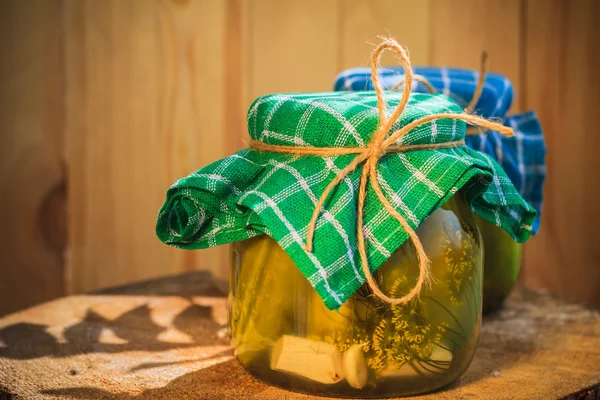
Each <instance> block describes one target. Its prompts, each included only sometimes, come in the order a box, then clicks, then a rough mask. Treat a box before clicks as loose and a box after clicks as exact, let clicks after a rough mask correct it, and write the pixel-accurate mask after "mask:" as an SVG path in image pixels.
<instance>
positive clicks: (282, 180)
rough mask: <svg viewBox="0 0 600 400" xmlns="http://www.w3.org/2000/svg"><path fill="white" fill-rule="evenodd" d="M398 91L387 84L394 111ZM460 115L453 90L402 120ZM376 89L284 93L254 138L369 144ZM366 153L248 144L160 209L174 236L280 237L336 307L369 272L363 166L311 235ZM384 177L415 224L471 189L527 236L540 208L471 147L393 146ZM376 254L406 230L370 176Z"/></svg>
mask: <svg viewBox="0 0 600 400" xmlns="http://www.w3.org/2000/svg"><path fill="white" fill-rule="evenodd" d="M399 97H400V96H399V95H398V93H397V92H385V99H386V101H387V108H388V110H389V112H390V113H391V112H392V110H393V109H394V108H395V107H397V105H398V102H399ZM440 112H451V113H457V114H458V113H461V112H462V109H461V107H460V106H458V105H457V104H456V103H455V102H454V101H452V100H451V99H450V98H448V97H447V96H445V95H442V94H436V95H430V94H425V93H413V94H411V96H410V101H409V103H408V105H407V107H406V108H405V110H404V112H403V113H402V115H401V117H400V118H399V119H398V121H396V122H395V124H394V126H393V127H392V128H393V130H397V129H399V128H400V127H402V126H406V125H407V124H408V123H410V122H411V121H414V120H416V119H419V118H421V117H424V116H426V115H430V114H432V113H440ZM378 119H379V115H378V111H377V98H376V96H375V93H374V92H360V93H359V92H338V93H335V92H333V93H299V94H285V95H283V94H274V95H267V96H263V97H260V98H258V99H257V100H255V101H254V103H253V104H252V106H251V107H250V110H249V112H248V130H249V133H250V137H251V138H252V139H254V140H260V141H262V142H264V143H267V144H275V145H288V146H289V145H293V146H316V147H332V146H335V147H359V146H360V147H364V146H366V144H367V143H368V142H369V140H370V139H371V137H372V135H373V133H374V132H375V130H376V128H377V126H378ZM465 131H466V124H465V123H464V122H463V121H460V120H455V119H449V118H445V119H438V120H435V121H432V122H428V123H426V124H423V125H421V126H418V127H416V128H414V129H413V130H411V131H410V132H408V133H407V134H406V135H404V136H402V137H401V138H400V139H399V140H398V142H396V144H402V145H407V144H430V143H444V142H450V141H456V140H460V139H462V138H464V136H465ZM354 157H355V155H343V156H342V155H341V156H327V157H322V156H314V155H303V156H298V155H290V154H280V153H273V152H266V151H257V150H254V149H252V148H249V149H245V150H242V151H239V152H237V153H235V154H233V155H232V156H230V157H227V158H225V159H222V160H220V161H217V162H215V163H213V164H211V165H208V166H206V167H204V168H202V169H200V170H199V171H197V172H195V173H193V174H191V175H189V176H187V177H185V178H183V179H181V180H179V181H177V182H176V183H175V184H173V186H171V188H170V189H169V190H168V192H167V198H166V202H165V204H164V205H163V207H162V208H161V210H160V212H159V215H158V222H157V227H156V231H157V235H158V237H159V238H160V239H161V240H162V241H163V242H165V243H167V244H169V245H173V246H176V247H180V248H185V249H201V248H207V247H212V246H216V245H220V244H225V243H230V242H235V241H239V240H244V239H248V238H251V237H253V236H256V235H259V234H267V235H269V236H271V237H273V238H274V239H275V240H276V241H277V242H278V243H279V245H280V246H281V247H282V248H283V249H284V250H285V251H286V252H287V253H288V254H289V256H290V257H291V259H292V260H293V261H294V263H295V264H296V265H297V266H298V268H299V269H300V271H301V272H302V273H303V274H304V276H305V277H306V278H307V279H308V280H309V282H310V283H311V284H312V286H314V287H315V289H316V291H317V292H318V294H319V295H320V296H321V298H322V299H323V301H324V303H325V305H326V306H327V307H328V308H330V309H336V308H338V307H340V306H341V305H342V304H343V303H344V301H345V300H346V299H348V297H350V296H351V295H352V294H353V293H354V292H355V291H356V290H357V289H358V288H359V287H360V286H361V285H362V283H363V282H364V275H363V273H362V270H361V263H360V256H359V253H358V251H357V237H356V218H357V193H356V192H357V186H358V182H359V179H360V174H361V172H360V168H359V169H357V170H355V171H354V172H352V173H350V174H349V175H348V176H346V177H345V178H344V180H342V182H340V184H339V185H338V186H336V187H335V189H334V190H333V191H332V192H331V194H330V196H329V197H328V200H327V201H326V202H325V204H324V207H323V210H322V211H321V217H320V218H319V219H318V222H317V225H316V230H315V235H314V242H313V243H314V248H313V251H312V252H307V251H306V250H305V242H304V239H305V237H306V232H307V229H308V228H307V227H308V224H309V220H310V219H311V215H312V213H313V211H314V208H315V204H316V202H317V199H318V197H319V196H320V195H321V193H322V192H323V190H324V189H325V187H326V186H327V185H328V183H329V182H331V181H332V180H333V179H334V178H335V176H336V175H337V174H338V172H339V171H340V169H342V168H344V167H345V166H347V165H348V164H350V163H351V162H352V160H353V159H354ZM377 172H378V177H377V178H378V181H379V183H380V186H381V187H382V188H383V191H384V192H385V195H386V196H387V198H388V199H389V201H390V202H391V204H392V205H393V206H394V208H395V209H396V210H397V211H398V212H399V213H400V214H401V215H402V216H403V217H404V218H405V219H406V220H407V221H408V223H409V225H410V226H411V227H412V228H413V229H415V228H416V227H418V226H419V225H420V224H421V223H422V222H423V221H424V220H425V219H426V218H427V217H428V216H429V215H430V214H431V213H432V212H433V211H435V210H436V209H437V208H439V207H440V206H441V205H442V204H443V203H444V202H445V201H446V200H448V199H449V198H450V197H452V196H453V195H454V194H455V193H456V192H457V191H458V190H461V191H462V193H463V194H464V196H465V199H466V201H467V202H468V204H469V205H470V206H471V208H472V209H473V210H474V211H475V212H476V213H478V214H479V215H481V216H482V217H483V218H486V219H488V220H490V221H493V222H494V223H498V224H499V225H500V226H502V227H503V228H504V229H505V230H506V231H507V232H508V233H509V234H510V235H511V236H512V237H513V238H514V239H515V240H517V241H519V242H523V241H525V240H527V239H528V238H529V237H530V235H531V232H532V227H531V225H532V223H533V222H534V219H535V216H536V211H535V209H534V208H533V207H531V206H530V205H529V204H528V203H527V202H526V201H525V200H524V199H523V198H522V197H521V196H520V195H519V193H518V191H517V190H516V189H515V187H514V186H513V184H512V183H511V181H510V179H509V178H508V177H507V176H506V175H505V173H504V172H503V170H502V168H500V167H499V165H498V164H497V163H496V162H495V161H494V160H493V159H492V158H491V157H489V156H487V155H486V154H484V153H481V152H478V151H474V150H472V149H470V148H468V147H467V146H464V145H462V146H460V147H454V148H438V149H435V150H432V149H429V150H418V151H407V152H403V153H387V154H384V155H383V157H382V158H381V159H380V160H379V164H378V166H377ZM363 232H364V234H365V237H366V248H367V257H368V261H369V265H370V268H371V271H375V270H376V269H377V268H378V267H379V266H380V265H381V264H382V263H383V262H384V261H385V260H386V259H387V258H388V257H390V255H391V254H392V253H393V252H394V251H395V250H396V249H397V248H398V247H399V246H400V245H402V244H403V243H404V242H405V241H406V240H407V234H406V232H405V231H404V230H403V229H402V227H401V225H400V223H399V222H398V220H396V219H395V218H393V217H392V216H390V215H389V214H388V212H387V211H386V210H385V209H383V207H382V204H381V202H380V200H379V199H378V197H377V196H376V194H375V193H374V192H373V189H372V188H371V187H370V185H369V186H368V191H367V197H366V201H365V207H364V228H363Z"/></svg>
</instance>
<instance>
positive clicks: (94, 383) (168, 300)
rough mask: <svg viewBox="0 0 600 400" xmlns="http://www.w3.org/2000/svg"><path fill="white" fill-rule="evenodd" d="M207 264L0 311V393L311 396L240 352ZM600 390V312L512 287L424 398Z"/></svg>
mask: <svg viewBox="0 0 600 400" xmlns="http://www.w3.org/2000/svg"><path fill="white" fill-rule="evenodd" d="M225 296H226V285H224V284H223V283H222V282H219V281H217V280H216V279H214V278H213V277H212V276H211V275H210V274H209V273H207V272H196V273H191V274H186V275H180V276H174V277H168V278H163V279H158V280H153V281H148V282H141V283H137V284H134V285H129V286H123V287H119V288H115V289H110V290H105V291H102V292H97V293H93V294H89V295H78V296H70V297H65V298H62V299H58V300H55V301H51V302H48V303H45V304H42V305H39V306H36V307H33V308H30V309H27V310H24V311H21V312H18V313H15V314H12V315H8V316H6V317H4V318H2V319H0V399H2V400H4V399H12V400H20V399H160V400H171V399H173V400H175V399H177V400H180V399H245V398H249V399H273V400H275V399H278V400H279V399H315V398H316V397H311V396H306V395H300V394H296V393H292V392H288V391H285V390H281V389H278V388H275V387H272V386H269V385H266V384H264V383H262V382H260V381H259V380H258V379H256V378H254V377H253V376H252V375H250V374H248V373H247V372H245V370H244V369H243V368H242V367H241V366H240V364H239V363H238V362H237V361H236V360H235V358H234V356H233V351H232V349H231V347H230V346H229V341H228V337H227V335H228V332H227V326H226V324H227V304H226V297H225ZM563 398H565V399H577V400H583V399H585V400H598V399H600V314H599V313H597V312H594V311H590V310H586V309H585V308H583V307H580V306H577V305H572V304H567V303H564V302H561V301H559V300H556V299H553V298H551V297H549V296H546V295H541V294H534V293H531V292H525V291H522V290H520V291H517V292H515V293H514V294H513V295H512V296H511V297H510V298H509V299H508V301H507V304H506V307H505V308H504V310H502V311H501V312H500V313H499V314H498V315H496V316H493V317H489V318H484V322H483V327H482V331H481V339H480V342H479V347H478V350H477V352H476V354H475V358H474V360H473V362H472V364H471V366H470V367H469V369H468V370H467V372H466V373H465V374H464V375H463V376H462V377H461V378H460V379H459V380H458V381H457V382H456V383H455V384H453V385H452V386H450V387H448V388H446V389H445V390H442V391H440V392H437V393H434V394H430V395H425V396H419V397H418V399H419V400H430V399H436V400H454V399H527V400H535V399H540V400H541V399H543V400H547V399H563Z"/></svg>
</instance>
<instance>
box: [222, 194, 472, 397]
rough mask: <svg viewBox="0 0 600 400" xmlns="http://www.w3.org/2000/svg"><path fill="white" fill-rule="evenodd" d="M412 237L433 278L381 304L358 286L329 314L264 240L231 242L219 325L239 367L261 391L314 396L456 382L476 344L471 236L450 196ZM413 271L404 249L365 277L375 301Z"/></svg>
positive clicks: (460, 203) (407, 285) (457, 200)
mask: <svg viewBox="0 0 600 400" xmlns="http://www.w3.org/2000/svg"><path fill="white" fill-rule="evenodd" d="M417 234H418V235H419V238H420V239H421V241H422V243H423V245H424V248H425V251H426V253H427V255H428V256H429V258H430V260H431V270H432V275H433V278H434V279H433V281H432V283H431V285H429V286H426V287H424V289H423V290H422V292H421V294H420V297H419V299H416V298H415V299H413V300H411V301H410V302H408V303H406V304H402V305H389V304H388V303H384V302H382V301H381V300H379V299H378V298H377V297H375V296H374V295H373V293H372V292H371V290H370V288H369V286H368V285H367V284H366V283H365V284H363V286H362V287H361V288H360V289H359V290H358V291H357V292H355V293H354V294H353V295H352V296H351V297H350V298H349V299H348V300H347V301H346V302H345V303H344V304H343V305H342V306H341V307H340V308H339V309H338V310H335V311H332V310H328V309H327V308H326V307H325V305H324V303H323V301H322V300H321V298H320V297H319V296H318V295H317V293H316V291H315V290H314V289H313V288H312V286H311V285H310V284H309V282H308V280H307V279H306V278H305V277H304V276H303V275H302V274H301V272H300V271H299V270H298V268H297V267H296V266H295V265H294V263H293V262H292V261H291V259H290V258H289V256H288V255H287V254H286V253H285V252H284V251H283V250H282V249H281V247H279V245H278V244H277V242H275V241H274V240H273V239H271V238H270V237H268V236H264V235H263V236H258V237H255V238H252V239H249V240H246V241H243V242H237V243H235V244H234V245H233V257H232V260H233V268H232V274H231V285H230V295H229V323H230V328H231V336H232V343H233V346H234V348H235V354H236V356H237V358H238V360H239V361H240V363H241V364H242V365H243V366H244V367H245V368H246V369H247V370H248V371H250V372H251V373H252V374H254V375H255V376H257V377H258V378H260V379H262V380H263V381H265V382H267V383H270V384H273V385H276V386H279V387H282V388H285V389H289V390H294V391H299V392H304V393H310V394H316V395H323V396H341V397H356V398H367V397H395V396H406V395H412V394H418V393H424V392H429V391H432V390H435V389H437V388H440V387H442V386H445V385H447V384H449V383H451V382H452V381H454V380H455V379H457V378H458V377H459V376H460V375H461V374H462V373H463V372H464V371H465V370H466V368H467V367H468V365H469V363H470V361H471V358H472V357H473V354H474V352H475V347H476V344H477V340H478V337H479V327H480V323H481V293H482V257H483V252H482V245H481V239H480V235H479V231H478V229H477V227H476V224H475V223H474V219H473V214H472V212H471V210H470V209H469V208H468V206H467V204H466V203H465V201H464V200H463V198H462V196H461V195H460V194H457V195H455V196H454V197H453V198H451V199H450V200H449V201H448V202H447V203H446V204H444V206H442V207H441V208H440V209H438V210H436V211H435V212H434V213H433V214H432V215H431V216H430V217H429V218H428V219H427V220H426V221H425V222H424V223H423V224H422V225H421V226H420V227H419V228H418V229H417ZM418 273H419V271H418V262H417V258H416V254H415V251H414V247H413V245H412V244H410V243H408V242H407V243H405V244H404V245H402V246H401V247H400V248H399V249H398V250H397V251H396V252H394V253H393V254H392V256H391V257H390V258H389V259H388V260H387V261H386V262H385V263H384V264H383V265H382V266H381V267H380V268H379V269H378V270H377V272H375V273H374V274H373V275H374V277H375V279H376V281H377V282H378V284H379V287H380V288H381V289H382V290H383V292H384V293H386V294H388V295H391V296H393V297H400V296H401V295H403V294H405V293H407V292H408V291H409V290H410V289H411V288H412V287H413V285H414V283H415V281H416V279H417V276H418Z"/></svg>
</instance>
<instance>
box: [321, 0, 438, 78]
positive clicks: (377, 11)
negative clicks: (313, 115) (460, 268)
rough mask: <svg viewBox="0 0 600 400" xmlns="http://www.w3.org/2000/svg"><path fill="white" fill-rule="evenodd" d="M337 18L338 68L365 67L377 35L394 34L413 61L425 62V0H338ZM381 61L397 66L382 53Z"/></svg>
mask: <svg viewBox="0 0 600 400" xmlns="http://www.w3.org/2000/svg"><path fill="white" fill-rule="evenodd" d="M340 21H341V23H340V31H341V41H340V71H339V72H341V70H344V69H347V68H355V67H369V66H370V64H369V63H370V56H371V52H372V51H373V48H374V47H375V46H376V45H377V44H378V43H379V42H380V40H379V38H378V36H381V35H388V36H391V37H394V38H395V39H396V40H397V41H398V42H399V43H401V44H402V45H403V46H405V47H406V48H408V50H409V52H410V58H411V61H412V63H413V65H428V64H429V56H430V54H429V42H430V34H431V26H430V21H431V2H430V1H429V0H403V1H394V0H375V1H369V0H342V1H341V20H340ZM382 65H383V66H386V65H391V66H397V65H398V61H397V60H396V59H395V58H394V56H393V55H392V54H389V53H386V54H384V56H383V58H382ZM332 85H333V83H332Z"/></svg>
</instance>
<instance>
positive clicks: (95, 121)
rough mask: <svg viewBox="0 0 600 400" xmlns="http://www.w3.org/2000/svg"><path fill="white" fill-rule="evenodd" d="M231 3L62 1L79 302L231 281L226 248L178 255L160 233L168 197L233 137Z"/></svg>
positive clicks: (74, 278) (72, 227)
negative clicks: (113, 288)
mask: <svg viewBox="0 0 600 400" xmlns="http://www.w3.org/2000/svg"><path fill="white" fill-rule="evenodd" d="M232 4H233V5H235V4H236V2H229V3H227V2H214V1H209V0H201V1H194V2H189V1H168V2H163V1H145V0H134V1H125V2H123V1H116V0H114V1H102V2H97V1H78V0H72V1H67V2H66V10H65V12H66V38H67V46H66V48H67V68H68V85H67V90H68V93H67V106H68V108H67V110H68V119H67V140H68V156H69V163H70V164H69V181H70V186H69V196H70V204H71V206H70V216H71V219H70V221H71V222H70V225H69V228H70V232H69V238H70V244H71V268H70V270H71V279H72V284H71V289H72V291H73V292H74V293H78V292H84V291H89V290H94V289H97V288H100V287H105V286H108V285H112V284H118V283H124V282H128V281H132V280H137V279H140V278H142V279H143V278H148V277H153V276H158V275H161V274H165V273H173V272H176V271H186V270H193V269H198V268H206V269H212V270H214V271H215V272H216V273H217V274H219V273H225V271H227V259H228V249H227V247H226V246H223V247H218V248H214V249H209V250H203V251H197V252H192V251H182V250H176V249H172V248H169V247H167V246H165V245H164V244H162V243H160V242H159V240H158V239H157V238H156V236H155V233H154V224H155V221H156V215H157V212H158V209H159V208H160V206H161V205H162V203H163V201H164V198H165V192H166V190H167V188H168V187H169V186H170V185H171V184H172V183H173V182H174V181H175V180H176V179H178V178H181V177H183V176H185V175H187V174H189V173H191V172H193V171H195V170H196V169H199V168H200V167H202V166H203V165H206V164H208V163H210V162H212V161H215V160H217V159H219V158H221V157H224V156H225V155H226V153H227V151H228V150H229V144H228V143H229V142H231V141H233V140H235V139H236V138H237V137H236V136H237V133H235V132H228V128H230V125H229V124H228V123H226V121H227V117H228V115H229V111H228V108H227V107H226V105H227V101H229V100H231V99H232V97H231V92H230V91H229V90H228V89H227V85H228V84H229V83H228V81H227V80H226V76H225V71H226V69H225V65H224V64H225V62H226V60H231V55H228V53H227V52H226V51H225V40H226V39H227V34H226V28H227V27H228V23H229V22H228V18H229V11H228V7H230V6H232ZM231 18H234V20H235V21H234V23H236V21H237V19H235V18H237V17H231ZM229 28H230V29H232V28H231V26H229ZM228 57H229V58H228ZM234 62H235V61H234ZM230 68H232V67H231V66H230ZM233 68H234V69H235V67H233ZM233 101H235V99H234V100H233ZM233 106H234V105H232V107H233Z"/></svg>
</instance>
